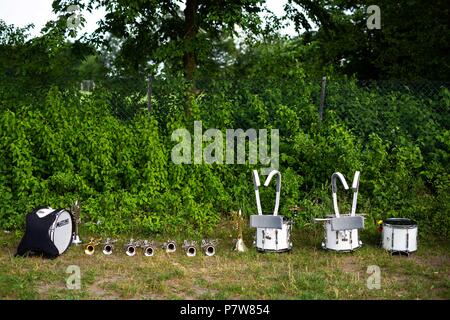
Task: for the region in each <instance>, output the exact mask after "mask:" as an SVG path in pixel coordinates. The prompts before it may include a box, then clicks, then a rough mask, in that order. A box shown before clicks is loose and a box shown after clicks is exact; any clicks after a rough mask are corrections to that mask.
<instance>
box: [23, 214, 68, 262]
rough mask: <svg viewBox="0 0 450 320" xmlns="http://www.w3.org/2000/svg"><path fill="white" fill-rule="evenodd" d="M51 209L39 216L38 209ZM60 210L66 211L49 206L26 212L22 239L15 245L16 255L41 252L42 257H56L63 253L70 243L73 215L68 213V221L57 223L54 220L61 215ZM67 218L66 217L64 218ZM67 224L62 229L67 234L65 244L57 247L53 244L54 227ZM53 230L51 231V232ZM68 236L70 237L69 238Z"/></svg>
mask: <svg viewBox="0 0 450 320" xmlns="http://www.w3.org/2000/svg"><path fill="white" fill-rule="evenodd" d="M43 209H44V210H49V209H50V210H51V212H50V213H48V214H46V215H43V216H42V217H40V216H39V215H38V212H39V211H40V210H43ZM61 212H65V214H67V213H68V212H67V211H65V210H64V209H55V210H54V209H51V208H49V207H39V208H36V209H33V211H32V212H30V213H28V214H27V216H26V229H25V234H24V236H23V238H22V240H21V241H20V243H19V246H18V247H17V252H16V256H25V255H27V254H42V255H43V256H44V257H48V258H56V257H58V256H59V255H60V254H62V253H64V252H65V251H66V250H67V248H68V247H69V246H70V244H71V243H72V230H73V223H74V220H73V217H72V215H71V214H70V213H68V214H69V217H70V219H69V221H64V223H59V222H58V221H56V219H58V217H59V216H60V215H61ZM66 220H67V219H66ZM67 224H70V226H67V227H66V228H68V230H64V231H65V232H64V233H65V234H67V236H65V237H67V240H65V242H66V243H65V244H64V245H63V246H62V247H61V246H60V245H59V244H58V246H59V249H58V247H57V246H56V245H55V239H54V238H55V237H54V233H55V228H58V227H60V226H64V225H67ZM52 230H53V232H52ZM69 237H70V239H69Z"/></svg>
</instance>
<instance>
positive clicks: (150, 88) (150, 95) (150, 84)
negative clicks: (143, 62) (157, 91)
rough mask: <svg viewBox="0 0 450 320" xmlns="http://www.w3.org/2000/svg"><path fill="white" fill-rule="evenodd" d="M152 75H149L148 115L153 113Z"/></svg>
mask: <svg viewBox="0 0 450 320" xmlns="http://www.w3.org/2000/svg"><path fill="white" fill-rule="evenodd" d="M152 81H153V79H152V75H151V74H149V75H148V79H147V109H148V113H151V112H152Z"/></svg>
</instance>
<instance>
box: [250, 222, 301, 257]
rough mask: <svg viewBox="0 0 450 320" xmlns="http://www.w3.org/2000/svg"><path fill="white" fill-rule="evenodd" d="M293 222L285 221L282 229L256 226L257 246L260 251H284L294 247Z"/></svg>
mask: <svg viewBox="0 0 450 320" xmlns="http://www.w3.org/2000/svg"><path fill="white" fill-rule="evenodd" d="M291 227H292V226H291V223H290V222H289V221H283V224H282V228H281V229H273V228H256V248H257V249H258V250H259V251H273V252H283V251H289V250H291V249H292V242H291V239H290V238H291Z"/></svg>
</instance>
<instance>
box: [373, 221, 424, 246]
mask: <svg viewBox="0 0 450 320" xmlns="http://www.w3.org/2000/svg"><path fill="white" fill-rule="evenodd" d="M417 234H418V228H417V225H416V224H411V225H392V224H389V223H383V230H382V232H381V239H382V247H383V249H385V250H387V251H390V252H405V253H409V252H414V251H416V250H417Z"/></svg>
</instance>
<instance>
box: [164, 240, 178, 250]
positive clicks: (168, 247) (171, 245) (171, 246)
mask: <svg viewBox="0 0 450 320" xmlns="http://www.w3.org/2000/svg"><path fill="white" fill-rule="evenodd" d="M175 251H177V245H176V244H175V242H168V243H167V245H166V252H167V253H173V252H175Z"/></svg>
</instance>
